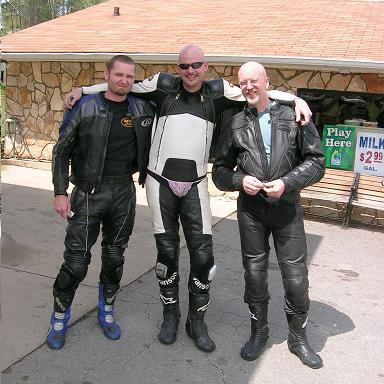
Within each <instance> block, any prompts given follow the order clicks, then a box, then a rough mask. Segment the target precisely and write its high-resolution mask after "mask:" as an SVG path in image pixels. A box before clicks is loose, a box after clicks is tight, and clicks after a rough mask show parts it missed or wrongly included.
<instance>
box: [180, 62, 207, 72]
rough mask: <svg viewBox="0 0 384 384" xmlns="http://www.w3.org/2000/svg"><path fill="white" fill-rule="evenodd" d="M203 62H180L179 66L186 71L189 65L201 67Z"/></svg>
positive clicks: (195, 67)
mask: <svg viewBox="0 0 384 384" xmlns="http://www.w3.org/2000/svg"><path fill="white" fill-rule="evenodd" d="M203 64H204V62H203V61H196V62H195V63H192V64H185V63H182V64H178V66H179V68H180V69H182V70H184V71H185V70H186V69H188V68H189V67H192V68H193V69H197V68H200V67H201V66H202V65H203Z"/></svg>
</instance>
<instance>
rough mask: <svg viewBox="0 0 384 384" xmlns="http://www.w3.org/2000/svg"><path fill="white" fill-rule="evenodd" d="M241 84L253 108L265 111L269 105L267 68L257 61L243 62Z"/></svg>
mask: <svg viewBox="0 0 384 384" xmlns="http://www.w3.org/2000/svg"><path fill="white" fill-rule="evenodd" d="M238 78H239V86H240V89H241V92H242V94H243V96H244V97H245V98H246V100H247V103H248V105H249V106H250V107H251V108H257V110H258V111H260V112H261V111H263V110H264V109H265V108H266V107H267V105H268V93H267V89H268V87H269V81H268V77H267V73H266V72H265V68H264V67H263V66H262V65H261V64H259V63H256V62H252V61H250V62H247V63H245V64H243V65H242V66H241V67H240V69H239V72H238Z"/></svg>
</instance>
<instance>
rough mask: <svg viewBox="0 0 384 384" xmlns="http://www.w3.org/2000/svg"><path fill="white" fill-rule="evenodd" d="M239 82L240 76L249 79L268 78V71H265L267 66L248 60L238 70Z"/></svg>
mask: <svg viewBox="0 0 384 384" xmlns="http://www.w3.org/2000/svg"><path fill="white" fill-rule="evenodd" d="M238 77H239V82H240V78H245V77H247V78H248V79H259V78H260V79H261V78H263V79H266V78H267V72H266V71H265V68H264V67H263V66H262V65H261V64H260V63H257V62H256V61H248V62H247V63H244V64H243V65H242V66H241V67H240V69H239V72H238Z"/></svg>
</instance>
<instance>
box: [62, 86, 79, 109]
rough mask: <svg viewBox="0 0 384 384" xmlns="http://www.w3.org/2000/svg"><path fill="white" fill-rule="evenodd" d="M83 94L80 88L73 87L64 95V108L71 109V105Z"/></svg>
mask: <svg viewBox="0 0 384 384" xmlns="http://www.w3.org/2000/svg"><path fill="white" fill-rule="evenodd" d="M82 95H83V89H82V88H74V89H72V91H71V92H68V93H67V94H66V95H64V103H63V104H64V108H67V109H72V107H73V106H74V105H75V104H76V101H77V100H79V99H80V98H81V96H82Z"/></svg>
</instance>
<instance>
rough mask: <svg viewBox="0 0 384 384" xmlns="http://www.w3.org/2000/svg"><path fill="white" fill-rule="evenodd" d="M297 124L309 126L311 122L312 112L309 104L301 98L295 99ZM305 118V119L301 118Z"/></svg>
mask: <svg viewBox="0 0 384 384" xmlns="http://www.w3.org/2000/svg"><path fill="white" fill-rule="evenodd" d="M295 113H296V122H297V123H299V122H300V123H301V125H307V124H308V123H309V122H310V121H311V117H312V112H311V110H310V108H309V106H308V104H307V102H306V101H305V100H303V99H301V98H300V97H297V98H296V99H295ZM302 116H303V119H302V118H301V117H302Z"/></svg>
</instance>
